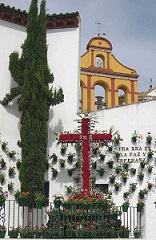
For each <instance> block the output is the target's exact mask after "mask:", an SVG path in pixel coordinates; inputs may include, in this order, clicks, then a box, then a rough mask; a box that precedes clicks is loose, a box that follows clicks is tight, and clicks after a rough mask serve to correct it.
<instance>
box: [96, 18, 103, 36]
mask: <svg viewBox="0 0 156 240" xmlns="http://www.w3.org/2000/svg"><path fill="white" fill-rule="evenodd" d="M95 24H97V25H98V36H100V32H99V28H100V25H102V23H100V22H99V21H98V22H96V23H95Z"/></svg>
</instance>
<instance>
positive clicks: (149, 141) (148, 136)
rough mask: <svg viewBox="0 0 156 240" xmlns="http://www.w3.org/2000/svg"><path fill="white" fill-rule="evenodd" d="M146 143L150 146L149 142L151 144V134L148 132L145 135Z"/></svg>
mask: <svg viewBox="0 0 156 240" xmlns="http://www.w3.org/2000/svg"><path fill="white" fill-rule="evenodd" d="M146 142H147V143H148V144H151V142H152V136H151V133H150V132H148V134H147V137H146Z"/></svg>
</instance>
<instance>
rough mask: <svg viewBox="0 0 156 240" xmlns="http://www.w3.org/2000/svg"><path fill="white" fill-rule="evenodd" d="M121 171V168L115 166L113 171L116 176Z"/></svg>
mask: <svg viewBox="0 0 156 240" xmlns="http://www.w3.org/2000/svg"><path fill="white" fill-rule="evenodd" d="M121 170H122V168H121V166H117V167H116V169H115V172H116V174H119V173H120V172H121Z"/></svg>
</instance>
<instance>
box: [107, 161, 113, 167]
mask: <svg viewBox="0 0 156 240" xmlns="http://www.w3.org/2000/svg"><path fill="white" fill-rule="evenodd" d="M113 164H114V161H113V160H112V159H110V160H108V162H107V165H108V167H109V168H113Z"/></svg>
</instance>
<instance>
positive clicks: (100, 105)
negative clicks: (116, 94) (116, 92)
mask: <svg viewBox="0 0 156 240" xmlns="http://www.w3.org/2000/svg"><path fill="white" fill-rule="evenodd" d="M94 96H95V98H94V101H95V105H94V106H95V107H94V109H95V110H101V109H104V108H105V106H106V103H105V101H106V99H105V98H106V97H105V89H104V88H103V87H102V86H100V85H96V86H95V92H94Z"/></svg>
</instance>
